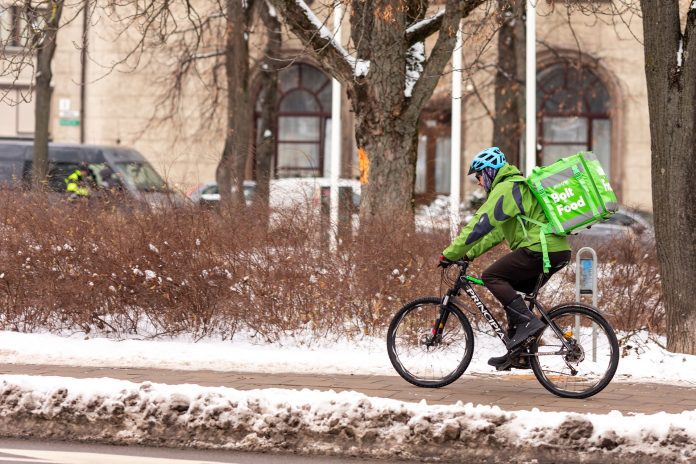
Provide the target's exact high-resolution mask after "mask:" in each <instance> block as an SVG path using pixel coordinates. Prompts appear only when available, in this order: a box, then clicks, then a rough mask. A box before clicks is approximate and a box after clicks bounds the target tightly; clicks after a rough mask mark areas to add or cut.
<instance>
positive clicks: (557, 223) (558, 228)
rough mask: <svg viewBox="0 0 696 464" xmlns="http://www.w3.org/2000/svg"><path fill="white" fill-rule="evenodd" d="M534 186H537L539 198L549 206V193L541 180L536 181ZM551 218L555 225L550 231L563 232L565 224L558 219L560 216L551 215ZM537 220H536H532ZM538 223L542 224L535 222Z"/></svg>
mask: <svg viewBox="0 0 696 464" xmlns="http://www.w3.org/2000/svg"><path fill="white" fill-rule="evenodd" d="M534 187H535V188H536V191H537V194H538V195H539V198H540V199H541V201H543V202H544V203H545V204H546V205H547V207H550V206H549V203H550V202H549V200H548V194H547V193H546V189H544V186H543V185H541V181H536V183H535V184H534ZM550 216H551V218H549V220H550V221H552V222H553V225H552V226H551V227H550V233H553V232H554V229H555V231H556V232H558V233H559V234H562V233H563V225H562V224H561V221H559V220H558V218H557V217H556V216H555V215H550ZM532 222H535V221H532ZM535 223H536V224H537V225H541V223H539V222H535Z"/></svg>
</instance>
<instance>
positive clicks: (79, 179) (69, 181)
mask: <svg viewBox="0 0 696 464" xmlns="http://www.w3.org/2000/svg"><path fill="white" fill-rule="evenodd" d="M65 191H66V192H67V193H70V194H73V195H77V196H78V197H87V196H89V189H88V188H87V187H86V186H85V178H84V177H83V176H82V174H81V173H80V170H79V169H76V170H75V171H74V172H73V173H72V174H70V175H69V176H68V177H66V178H65Z"/></svg>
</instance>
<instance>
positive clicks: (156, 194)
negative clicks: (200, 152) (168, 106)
mask: <svg viewBox="0 0 696 464" xmlns="http://www.w3.org/2000/svg"><path fill="white" fill-rule="evenodd" d="M32 150H33V143H32V142H31V141H9V140H3V141H0V187H5V188H8V187H14V186H17V185H23V184H24V185H26V184H27V183H29V182H30V177H31V171H32ZM81 164H86V165H87V168H88V171H89V175H90V177H91V178H92V179H93V181H94V183H95V185H96V186H97V187H109V188H113V187H118V189H119V190H120V191H122V192H124V193H126V194H128V195H129V196H130V197H132V198H134V199H137V200H140V201H143V202H144V203H146V204H148V205H151V206H161V205H164V204H167V203H171V202H174V203H175V204H178V203H182V200H183V199H184V198H183V196H181V195H178V194H176V193H174V192H172V191H171V190H170V189H169V188H168V187H167V185H166V183H165V182H164V180H163V179H162V177H160V175H159V174H158V173H157V171H155V169H154V168H153V167H152V165H151V164H150V163H149V162H148V161H147V160H146V159H145V158H144V157H143V155H141V154H140V153H138V152H137V151H135V150H133V149H131V148H126V147H110V146H102V145H80V144H67V143H66V144H63V143H49V145H48V188H49V189H51V190H53V191H54V192H58V193H65V186H66V184H65V178H66V177H68V176H69V175H70V174H72V173H73V172H75V170H76V169H78V168H79V167H80V165H81ZM105 176H109V178H108V179H107V178H105Z"/></svg>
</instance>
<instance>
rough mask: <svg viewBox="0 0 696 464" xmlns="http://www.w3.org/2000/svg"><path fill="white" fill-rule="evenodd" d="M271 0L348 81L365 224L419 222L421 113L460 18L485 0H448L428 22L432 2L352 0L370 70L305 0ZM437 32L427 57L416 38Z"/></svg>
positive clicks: (356, 38) (354, 29)
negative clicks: (320, 25) (330, 34)
mask: <svg viewBox="0 0 696 464" xmlns="http://www.w3.org/2000/svg"><path fill="white" fill-rule="evenodd" d="M270 1H271V3H272V4H273V5H274V6H276V8H277V9H278V11H279V12H280V13H281V14H282V15H283V17H284V18H285V20H286V21H287V23H288V25H289V26H290V29H291V30H292V32H293V33H294V34H296V35H297V37H298V38H299V39H300V40H301V41H302V42H303V43H304V44H305V45H306V46H307V48H308V49H309V50H310V51H311V52H312V53H313V54H314V57H315V58H316V59H317V61H318V62H319V64H320V65H321V66H322V68H323V69H324V70H325V71H327V72H328V73H330V74H331V75H332V76H333V77H335V78H336V79H338V80H339V81H340V82H341V84H343V85H345V86H346V89H347V92H348V98H349V99H350V101H351V105H352V109H353V111H354V112H355V138H356V142H357V145H358V155H359V158H360V160H361V161H360V162H361V169H363V173H364V172H367V176H361V179H363V178H364V179H366V180H367V184H365V185H363V191H362V195H361V196H362V199H361V204H360V224H361V229H362V228H363V227H364V226H366V225H369V224H370V223H371V222H373V221H375V220H376V221H394V220H398V221H400V220H402V219H403V220H404V221H408V222H410V224H411V225H413V204H414V203H413V192H414V187H415V165H416V150H417V143H416V140H417V136H418V117H419V116H420V113H421V110H422V109H423V107H424V106H425V104H426V103H427V101H428V99H429V98H430V97H431V96H432V94H433V91H434V89H435V87H436V85H437V81H438V79H439V77H440V76H441V75H442V73H443V70H444V68H445V66H446V64H447V63H448V62H449V60H450V58H451V57H452V50H453V49H454V45H455V41H456V32H457V30H458V28H459V23H460V20H461V18H462V17H465V16H468V14H469V13H470V12H471V11H473V9H475V8H476V7H478V6H479V5H480V4H482V3H483V0H463V1H462V0H447V2H446V6H445V13H444V14H443V15H441V16H438V17H437V18H435V19H432V18H431V19H430V20H428V21H424V22H423V23H426V24H427V26H423V23H420V22H419V20H421V19H422V18H423V16H424V14H425V9H426V5H425V4H424V3H423V2H421V1H419V0H409V1H407V2H403V1H401V0H375V1H373V2H353V3H352V4H351V7H352V8H353V9H352V11H351V16H350V24H351V26H350V27H351V37H352V39H353V45H354V47H355V48H354V52H356V54H355V55H351V59H352V60H354V59H355V58H357V59H358V60H359V61H360V63H361V65H363V64H365V62H366V61H369V71H368V72H367V74H364V73H362V72H357V71H358V69H357V66H355V67H353V68H352V69H351V67H352V66H353V65H351V64H350V61H349V60H346V57H345V52H344V50H343V48H342V47H338V46H336V45H335V44H334V43H333V42H332V40H331V39H330V38H327V37H326V34H325V33H324V32H322V31H319V30H318V29H317V25H316V24H317V21H318V20H317V19H316V18H313V19H312V18H310V17H308V15H307V14H306V9H305V8H304V7H305V6H306V5H304V3H303V2H302V1H301V0H270ZM416 25H417V26H416ZM414 26H416V27H414ZM434 32H439V33H438V37H437V40H436V41H435V43H434V45H433V46H432V47H430V55H429V56H428V57H427V58H426V57H425V53H424V52H423V53H419V52H418V51H417V50H415V49H414V45H415V44H418V43H422V42H423V41H424V40H425V39H426V38H427V37H428V36H429V35H430V34H432V33H434ZM407 63H408V64H409V71H410V72H409V75H408V77H407V74H406V70H407ZM414 63H415V66H414ZM407 80H408V81H409V84H410V86H409V89H408V91H407V90H406V89H407V87H406V82H407Z"/></svg>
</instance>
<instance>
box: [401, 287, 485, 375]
mask: <svg viewBox="0 0 696 464" xmlns="http://www.w3.org/2000/svg"><path fill="white" fill-rule="evenodd" d="M440 303H441V299H440V298H438V297H426V298H419V299H417V300H413V301H411V302H410V303H407V304H406V305H405V306H404V307H403V308H401V309H400V310H399V312H397V313H396V315H395V316H394V319H392V321H391V324H389V331H388V332H387V352H388V353H389V359H390V361H391V363H392V365H393V366H394V369H396V372H398V373H399V375H400V376H401V377H403V378H404V379H405V380H406V381H407V382H410V383H412V384H413V385H416V386H418V387H428V388H439V387H444V386H445V385H449V384H450V383H452V382H454V381H455V380H457V379H458V378H459V377H461V375H462V374H463V373H464V371H465V370H466V368H467V367H468V366H469V363H470V362H471V356H472V354H473V351H474V333H473V331H472V330H471V324H470V323H469V320H468V319H467V318H466V316H464V314H463V313H462V312H461V311H460V310H459V308H457V307H456V306H453V305H451V304H450V305H448V306H447V309H448V311H449V314H448V316H447V320H446V323H445V326H444V328H443V330H442V337H441V338H436V339H433V334H432V330H433V325H434V324H435V321H436V320H437V318H438V317H440Z"/></svg>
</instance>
